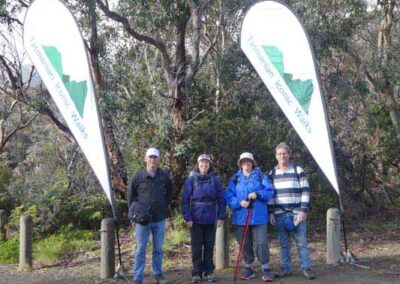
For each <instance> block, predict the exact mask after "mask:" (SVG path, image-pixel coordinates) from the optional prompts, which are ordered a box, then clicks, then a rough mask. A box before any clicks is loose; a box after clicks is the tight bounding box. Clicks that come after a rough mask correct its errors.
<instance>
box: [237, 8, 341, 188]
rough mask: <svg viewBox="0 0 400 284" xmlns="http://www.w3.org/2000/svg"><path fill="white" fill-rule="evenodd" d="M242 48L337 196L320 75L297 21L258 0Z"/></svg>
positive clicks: (244, 28)
mask: <svg viewBox="0 0 400 284" xmlns="http://www.w3.org/2000/svg"><path fill="white" fill-rule="evenodd" d="M241 48H242V49H243V51H244V53H245V54H246V56H247V57H248V58H249V60H250V62H251V63H252V65H253V66H254V68H255V69H256V70H257V72H258V74H259V75H260V77H261V79H262V80H263V81H264V83H265V85H266V86H267V87H268V90H269V91H270V93H271V94H272V96H273V97H274V99H275V100H276V102H277V103H278V105H279V106H280V107H281V109H282V110H283V112H284V114H285V115H286V116H287V118H288V119H289V121H290V123H291V124H292V125H293V127H294V129H295V130H296V131H297V133H298V134H299V136H300V138H301V139H302V140H303V142H304V144H305V145H306V146H307V148H308V150H309V151H310V152H311V154H312V156H313V157H314V159H315V161H316V162H317V163H318V165H319V166H320V168H321V169H322V171H323V172H324V173H325V175H326V176H327V178H328V180H329V182H330V183H331V184H332V186H333V188H334V189H335V190H336V192H337V193H338V194H339V196H340V192H339V186H338V182H337V173H336V163H335V160H334V156H333V149H332V144H331V139H330V133H329V128H328V123H327V115H326V111H325V108H324V103H323V101H322V95H321V87H320V82H319V76H318V74H317V71H316V67H315V62H314V60H315V59H314V56H313V52H312V49H311V46H310V42H309V40H308V37H307V34H306V32H305V30H304V28H303V26H302V24H301V23H300V22H299V20H298V19H297V17H296V16H295V15H294V14H293V12H292V11H291V10H290V9H289V8H288V7H287V6H286V5H284V4H282V3H280V2H276V1H264V2H260V3H257V4H255V5H254V6H253V7H251V9H250V10H249V11H248V13H247V15H246V17H245V19H244V22H243V26H242V34H241Z"/></svg>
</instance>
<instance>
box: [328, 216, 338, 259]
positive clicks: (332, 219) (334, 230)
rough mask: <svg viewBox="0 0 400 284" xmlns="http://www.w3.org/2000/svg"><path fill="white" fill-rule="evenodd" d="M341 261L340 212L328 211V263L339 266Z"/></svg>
mask: <svg viewBox="0 0 400 284" xmlns="http://www.w3.org/2000/svg"><path fill="white" fill-rule="evenodd" d="M339 260H340V211H339V210H338V209H336V208H330V209H328V212H327V214H326V263H327V264H338V263H339Z"/></svg>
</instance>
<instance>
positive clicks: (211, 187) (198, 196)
mask: <svg viewBox="0 0 400 284" xmlns="http://www.w3.org/2000/svg"><path fill="white" fill-rule="evenodd" d="M224 196H225V192H224V188H223V187H222V184H221V181H220V179H219V178H218V177H217V176H215V175H214V174H213V173H212V166H211V157H210V155H207V154H202V155H200V156H199V157H198V159H197V165H196V169H195V172H194V173H192V174H191V175H190V176H189V177H188V178H187V180H186V182H185V186H184V190H183V198H182V214H183V218H184V219H185V221H186V225H187V227H188V228H189V229H190V236H191V246H192V262H193V273H192V280H193V281H192V282H193V283H200V281H201V278H202V276H203V273H204V274H205V278H206V280H207V281H208V282H214V281H215V280H216V279H215V277H214V270H215V265H214V262H213V251H214V244H215V231H216V226H215V225H216V224H217V226H221V225H223V222H224V219H225V198H224Z"/></svg>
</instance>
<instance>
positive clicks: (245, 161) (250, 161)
mask: <svg viewBox="0 0 400 284" xmlns="http://www.w3.org/2000/svg"><path fill="white" fill-rule="evenodd" d="M240 163H243V164H244V163H253V161H252V160H250V159H242V160H241V161H240Z"/></svg>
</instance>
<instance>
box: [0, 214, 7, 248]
mask: <svg viewBox="0 0 400 284" xmlns="http://www.w3.org/2000/svg"><path fill="white" fill-rule="evenodd" d="M6 225H7V214H6V211H5V210H0V240H1V241H3V242H5V241H6V240H7V235H6Z"/></svg>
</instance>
